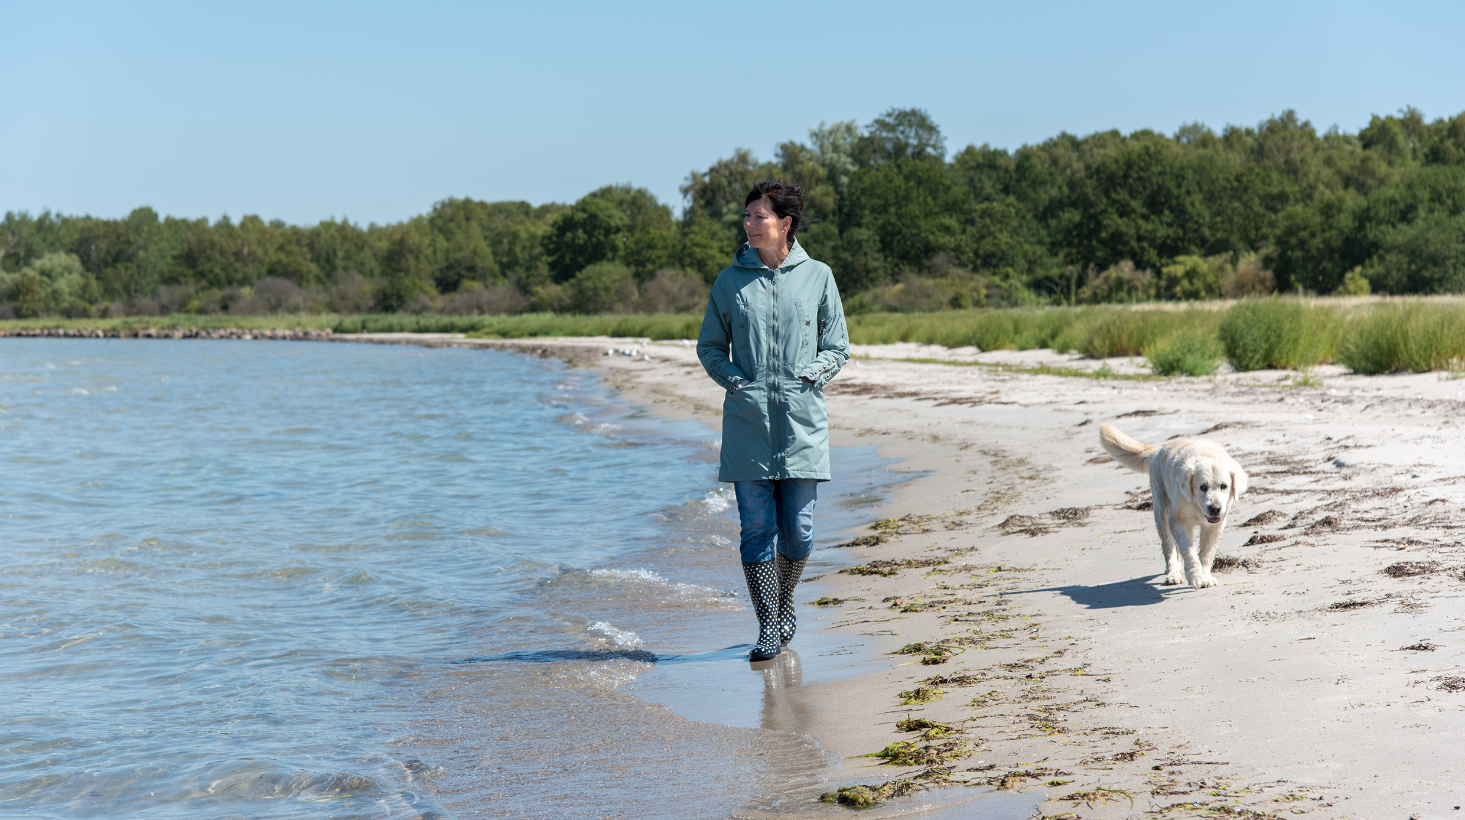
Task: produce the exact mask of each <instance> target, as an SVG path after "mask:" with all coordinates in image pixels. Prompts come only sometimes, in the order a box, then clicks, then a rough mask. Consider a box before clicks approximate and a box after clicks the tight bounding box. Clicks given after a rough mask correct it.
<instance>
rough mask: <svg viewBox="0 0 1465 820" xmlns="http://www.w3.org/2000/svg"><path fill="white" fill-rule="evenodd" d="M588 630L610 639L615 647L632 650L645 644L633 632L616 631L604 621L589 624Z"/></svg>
mask: <svg viewBox="0 0 1465 820" xmlns="http://www.w3.org/2000/svg"><path fill="white" fill-rule="evenodd" d="M590 629H591V631H593V632H599V633H600V634H602V635H604V636H606V637H608V638H610V639H611V640H612V641H615V645H616V646H622V647H627V648H631V649H634V648H636V647H638V646H641V645H642V644H644V643H645V641H643V640H641V636H640V635H637V634H636V633H634V632H627V631H626V630H624V629H616V628H615V627H613V626H611V625H610V624H608V623H606V622H605V621H600V622H598V623H594V624H591V625H590Z"/></svg>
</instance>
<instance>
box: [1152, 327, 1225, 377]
mask: <svg viewBox="0 0 1465 820" xmlns="http://www.w3.org/2000/svg"><path fill="white" fill-rule="evenodd" d="M1144 353H1145V358H1146V359H1148V360H1149V362H1150V370H1151V371H1152V372H1153V373H1154V374H1155V375H1156V376H1209V375H1211V374H1213V373H1215V372H1216V368H1217V367H1218V366H1219V365H1220V364H1221V359H1222V357H1224V356H1225V355H1226V353H1225V351H1224V350H1223V349H1222V348H1221V343H1220V341H1219V340H1217V339H1216V337H1215V336H1212V335H1209V334H1206V333H1203V332H1197V331H1194V330H1188V329H1187V330H1182V331H1180V332H1179V333H1176V334H1175V335H1173V336H1171V337H1170V338H1168V339H1166V340H1165V341H1163V342H1156V343H1154V344H1152V345H1151V346H1150V347H1147V348H1145V352H1144Z"/></svg>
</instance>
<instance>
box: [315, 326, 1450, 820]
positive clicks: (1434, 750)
mask: <svg viewBox="0 0 1465 820" xmlns="http://www.w3.org/2000/svg"><path fill="white" fill-rule="evenodd" d="M351 338H352V337H344V338H341V340H342V341H346V340H349V339H351ZM356 338H358V339H361V340H369V341H393V340H398V341H408V339H407V338H400V339H394V338H393V337H385V336H378V337H372V338H370V339H363V338H361V337H356ZM410 341H411V342H414V343H427V344H450V345H459V344H475V345H482V346H491V347H503V348H513V349H519V350H525V351H526V352H537V353H539V354H540V355H545V356H555V357H560V358H565V359H567V360H570V361H572V362H573V363H577V364H579V365H581V366H594V367H597V368H600V369H601V370H602V371H603V372H604V373H605V375H606V378H607V380H608V381H609V383H610V384H611V385H612V386H614V387H616V388H618V389H621V390H623V391H625V393H626V394H627V395H628V397H629V398H631V399H632V400H635V401H638V402H641V403H645V404H648V405H650V406H652V407H653V408H655V409H658V410H660V411H661V412H664V413H669V414H671V415H675V416H681V417H695V418H700V419H704V420H706V421H707V422H708V423H710V424H714V425H715V424H716V423H717V420H718V415H719V412H720V407H721V395H722V393H721V389H720V388H718V387H717V386H716V385H715V384H713V383H712V382H711V381H710V380H709V379H707V378H706V376H705V375H704V374H703V373H702V371H701V368H700V366H699V365H698V364H697V361H696V358H695V355H694V351H693V349H692V348H691V347H690V346H685V345H683V344H681V343H656V344H650V345H639V344H636V343H635V340H624V339H616V340H607V339H577V340H570V339H557V340H543V339H541V340H522V341H501V342H465V341H462V340H459V339H456V338H453V337H447V336H444V337H412V338H411V340H410ZM607 348H619V349H622V350H630V349H637V350H638V351H639V352H638V354H637V355H636V356H635V357H634V358H633V357H631V356H626V355H622V354H620V353H616V354H614V355H610V356H606V355H603V354H604V352H605V350H606V349H607ZM854 352H855V355H856V358H855V359H854V360H852V361H851V362H850V363H849V365H847V366H846V368H845V369H844V371H843V372H842V373H841V374H840V375H839V377H838V378H837V379H836V380H835V381H834V382H833V383H831V385H830V386H829V387H828V389H827V390H826V395H827V397H828V405H829V414H830V417H831V420H832V421H831V423H832V426H833V438H834V442H835V443H836V444H875V445H879V446H881V447H882V450H881V452H882V453H884V454H887V455H891V456H896V457H899V458H901V459H903V460H904V462H905V465H906V466H907V467H909V468H910V469H915V470H924V471H929V475H927V476H925V477H923V478H919V479H917V480H915V481H912V482H910V483H909V484H907V485H905V487H904V488H903V489H902V491H901V492H900V493H899V494H898V496H897V497H896V498H895V499H894V500H893V501H892V502H891V503H890V504H889V505H887V506H886V507H885V508H884V509H883V510H881V511H880V513H879V515H880V516H881V517H882V518H884V519H885V520H883V521H881V522H877V523H876V524H875V525H874V526H873V527H872V528H870V529H867V530H864V531H861V532H858V533H852V534H851V540H852V541H854V544H855V545H851V546H847V547H844V548H843V549H845V550H847V551H848V554H849V557H850V560H851V562H858V563H859V564H861V565H864V566H867V567H870V568H871V569H873V570H880V571H883V572H888V573H891V574H890V575H881V574H875V575H856V574H838V575H833V576H826V577H824V578H820V579H817V580H816V581H814V582H813V583H811V584H809V585H808V587H807V589H808V590H809V592H808V594H805V595H801V596H800V600H801V601H805V600H807V601H812V600H814V599H815V598H819V597H826V596H827V597H831V598H842V599H850V600H849V601H848V602H846V603H841V604H837V605H833V606H826V607H820V608H814V607H803V608H802V609H801V621H802V625H803V628H804V629H810V628H817V629H823V630H830V631H832V632H834V633H836V634H839V635H844V636H856V635H868V636H870V637H869V638H868V640H871V641H874V642H875V644H876V646H877V648H878V649H879V650H881V651H884V652H894V651H896V650H899V649H901V648H902V647H905V646H907V645H909V644H925V646H926V647H927V648H928V650H929V649H930V647H933V646H935V645H937V644H939V645H940V647H941V648H939V649H935V650H933V651H925V652H921V651H919V650H918V651H917V652H916V653H915V654H908V655H899V654H892V655H890V656H889V657H890V662H889V665H888V667H886V668H884V669H882V670H880V671H879V672H877V673H875V674H871V675H868V676H866V677H862V678H857V679H854V680H847V681H842V682H838V683H831V684H824V685H820V686H813V687H806V688H804V689H798V690H790V691H789V692H788V693H787V694H786V696H787V697H789V698H791V699H795V700H800V701H802V702H801V703H799V704H798V706H799V707H800V709H801V710H802V711H804V712H805V713H807V714H810V715H812V716H813V718H812V720H813V724H812V726H811V728H810V731H811V734H813V735H814V737H816V738H817V739H818V740H819V742H821V743H822V744H824V745H825V746H826V747H828V748H830V749H831V750H832V751H833V752H835V753H836V754H838V755H839V756H840V757H841V758H849V759H848V760H847V761H846V765H845V770H844V771H843V772H841V773H840V775H839V782H841V783H850V784H854V783H863V784H871V785H877V784H881V783H885V782H889V781H892V780H900V779H915V780H916V782H922V783H931V784H940V783H944V782H951V783H968V784H973V785H976V784H985V785H991V786H998V787H1004V788H1011V789H1019V790H1026V791H1029V792H1034V793H1037V794H1046V795H1047V798H1048V802H1046V803H1044V804H1043V808H1042V811H1043V813H1044V814H1045V815H1048V816H1068V817H1083V818H1107V817H1134V816H1157V817H1184V816H1213V815H1222V816H1225V815H1235V816H1250V817H1258V816H1290V815H1295V814H1308V815H1311V816H1313V817H1319V818H1322V817H1356V818H1386V817H1397V818H1401V820H1402V818H1408V817H1411V816H1417V817H1421V818H1435V817H1465V809H1460V808H1458V807H1459V806H1461V805H1465V741H1462V740H1461V738H1462V737H1465V612H1462V611H1461V607H1462V603H1465V580H1462V571H1465V569H1462V565H1465V543H1462V540H1465V532H1462V530H1465V518H1462V516H1461V513H1460V509H1461V502H1462V501H1465V401H1462V398H1465V380H1448V379H1445V378H1442V377H1441V375H1440V374H1422V375H1401V376H1378V377H1361V376H1350V375H1346V374H1345V373H1343V372H1342V371H1341V369H1331V370H1330V369H1321V370H1319V371H1317V372H1315V373H1314V374H1313V375H1312V378H1311V379H1302V378H1300V377H1298V376H1297V375H1296V374H1292V373H1278V372H1259V373H1247V374H1227V375H1224V376H1219V377H1216V378H1213V379H1196V378H1177V379H1170V380H1164V381H1139V380H1132V381H1131V380H1118V379H1088V378H1076V377H1071V376H1070V377H1060V376H1050V375H1039V374H1036V373H1033V372H1030V370H1031V369H1032V368H1033V367H1035V366H1037V365H1043V364H1047V365H1058V366H1062V367H1068V368H1077V369H1088V370H1093V369H1096V368H1098V367H1100V366H1101V365H1103V364H1108V365H1109V366H1110V369H1111V370H1113V371H1115V372H1119V373H1140V372H1143V371H1144V368H1143V363H1142V362H1135V361H1130V360H1127V359H1121V360H1110V361H1109V362H1096V361H1089V360H1082V359H1079V358H1077V357H1075V356H1064V355H1060V354H1055V353H1053V352H1052V351H1030V352H1027V353H1011V352H994V353H992V354H979V353H977V352H976V351H975V350H970V349H968V350H960V351H946V350H944V349H940V348H928V347H925V348H923V347H917V346H910V345H892V346H881V347H861V346H856V348H855V351H854ZM648 356H649V360H648V358H647V357H648ZM911 358H921V359H944V360H948V361H949V363H943V364H927V363H914V362H911V361H905V360H906V359H911ZM978 362H985V363H987V364H986V365H985V366H984V365H981V364H977V363H978ZM997 364H1000V365H1005V366H1006V367H1005V368H999V367H997V366H994V365H997ZM1106 421H1107V422H1111V423H1114V424H1115V425H1116V426H1118V427H1119V428H1120V429H1122V430H1123V431H1124V432H1126V433H1128V434H1130V435H1131V436H1133V437H1135V438H1137V439H1139V440H1140V441H1143V442H1145V443H1154V444H1158V443H1162V442H1164V441H1166V440H1168V439H1171V438H1176V437H1199V436H1205V437H1207V438H1210V439H1213V440H1215V441H1218V442H1220V443H1221V444H1222V445H1224V446H1225V447H1226V448H1227V449H1228V450H1229V451H1230V452H1231V454H1232V455H1233V456H1235V457H1236V458H1237V459H1238V460H1239V461H1240V462H1241V463H1242V464H1243V465H1244V466H1245V467H1246V468H1247V470H1248V472H1249V474H1250V483H1251V487H1250V490H1249V491H1248V492H1247V494H1246V495H1245V496H1244V497H1243V498H1242V499H1241V501H1240V504H1239V506H1238V508H1237V509H1236V510H1235V511H1234V512H1233V513H1232V515H1231V518H1230V520H1229V522H1228V524H1229V526H1228V529H1227V531H1226V533H1225V534H1224V535H1223V537H1222V540H1221V547H1220V550H1219V554H1220V555H1222V556H1225V557H1226V558H1229V559H1234V560H1235V561H1236V563H1234V564H1232V565H1231V566H1230V568H1228V569H1226V570H1225V571H1223V572H1219V575H1218V578H1219V580H1220V581H1221V585H1220V586H1218V587H1214V588H1211V589H1204V590H1192V589H1190V588H1189V587H1164V586H1161V585H1159V584H1158V577H1157V576H1160V575H1162V574H1163V570H1164V564H1163V559H1162V558H1161V555H1160V549H1159V542H1158V537H1157V536H1156V534H1155V528H1154V520H1153V518H1152V514H1151V513H1150V512H1149V511H1148V499H1149V494H1148V480H1147V478H1146V476H1144V475H1141V474H1138V473H1133V472H1128V471H1125V470H1123V469H1121V468H1119V467H1118V466H1117V465H1116V464H1115V463H1114V462H1113V461H1112V460H1110V459H1109V458H1108V457H1107V456H1106V455H1104V453H1103V451H1102V450H1101V449H1100V448H1099V446H1098V427H1099V423H1101V422H1106ZM856 536H858V538H856ZM923 681H926V683H924V684H923V683H922V682H923ZM922 685H924V686H926V687H928V688H935V689H939V690H941V691H942V693H943V694H942V695H941V696H940V697H939V698H938V699H936V700H933V701H930V702H927V703H921V704H910V705H902V697H901V696H900V695H899V694H898V693H901V692H910V691H913V690H916V689H918V688H919V687H921V686H922ZM902 718H912V719H926V720H930V721H940V722H943V723H946V724H949V725H950V726H952V727H955V728H957V729H958V730H959V731H958V732H957V733H955V734H952V735H949V736H947V737H942V738H935V739H932V740H929V741H923V740H921V739H920V734H918V733H916V732H901V731H898V729H897V727H896V725H895V723H896V721H898V720H900V719H902ZM902 740H913V741H916V743H915V745H914V746H913V747H912V751H915V752H919V753H921V755H922V756H926V757H930V756H932V755H938V756H943V757H947V756H949V759H946V760H943V761H942V762H940V763H935V762H928V764H927V765H924V766H904V767H900V766H895V765H891V764H886V765H881V766H878V767H875V766H872V764H875V763H878V762H879V761H878V760H872V759H868V758H856V757H855V756H857V755H863V754H867V753H870V752H875V751H878V750H880V749H882V748H885V747H886V746H887V745H888V744H891V743H893V742H896V741H902ZM927 747H930V748H929V749H928V748H927Z"/></svg>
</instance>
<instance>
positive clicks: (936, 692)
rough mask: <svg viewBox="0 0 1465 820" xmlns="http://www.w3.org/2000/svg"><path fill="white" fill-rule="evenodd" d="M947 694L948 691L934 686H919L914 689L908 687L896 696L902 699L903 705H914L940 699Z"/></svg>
mask: <svg viewBox="0 0 1465 820" xmlns="http://www.w3.org/2000/svg"><path fill="white" fill-rule="evenodd" d="M945 695H946V692H944V691H943V690H941V689H937V688H936V687H934V686H917V687H916V688H914V689H907V690H906V691H904V692H899V693H897V694H896V697H898V698H900V699H901V701H900V704H901V705H902V706H914V705H916V704H918V703H930V702H931V701H933V700H940V699H941V698H942V697H943V696H945Z"/></svg>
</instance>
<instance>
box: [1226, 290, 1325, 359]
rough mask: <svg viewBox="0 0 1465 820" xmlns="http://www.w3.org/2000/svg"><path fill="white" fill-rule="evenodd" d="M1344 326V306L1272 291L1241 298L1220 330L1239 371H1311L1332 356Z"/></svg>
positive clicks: (1229, 311)
mask: <svg viewBox="0 0 1465 820" xmlns="http://www.w3.org/2000/svg"><path fill="white" fill-rule="evenodd" d="M1342 329H1343V322H1342V317H1341V316H1340V313H1339V310H1338V309H1335V308H1329V307H1319V306H1314V305H1309V304H1306V303H1304V302H1302V301H1300V300H1298V299H1286V298H1278V297H1276V296H1269V297H1265V298H1261V299H1246V300H1243V301H1241V302H1239V303H1237V304H1236V305H1235V306H1234V307H1232V308H1231V309H1230V310H1228V311H1226V317H1225V318H1224V319H1223V320H1222V321H1221V324H1220V327H1219V328H1217V333H1218V335H1219V337H1220V342H1221V346H1222V347H1223V348H1225V351H1226V358H1228V359H1230V360H1231V366H1232V367H1234V368H1236V369H1237V370H1261V369H1263V368H1273V369H1278V370H1307V369H1308V368H1310V367H1314V366H1316V365H1319V364H1322V363H1323V362H1328V361H1332V359H1333V354H1334V353H1335V352H1336V351H1337V348H1338V342H1339V336H1340V334H1341V332H1342Z"/></svg>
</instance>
